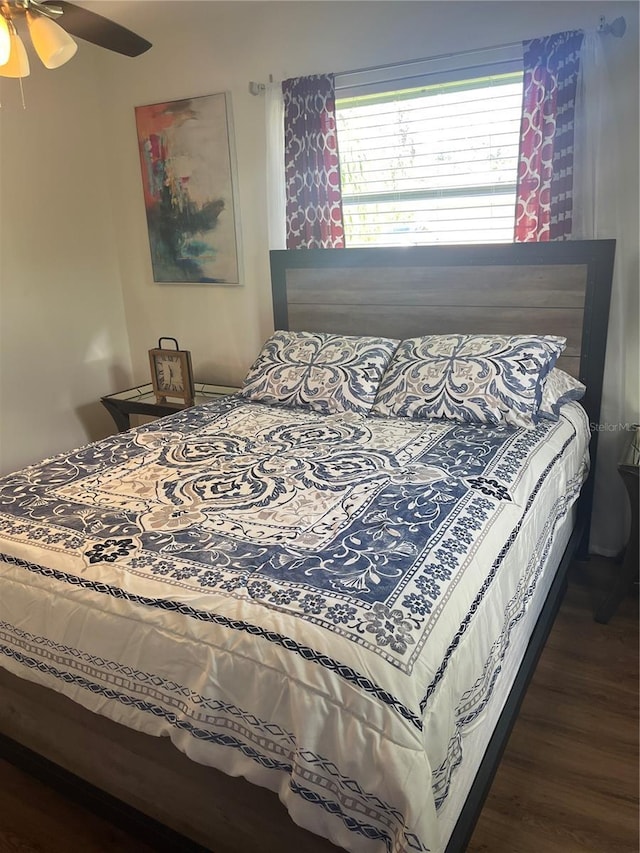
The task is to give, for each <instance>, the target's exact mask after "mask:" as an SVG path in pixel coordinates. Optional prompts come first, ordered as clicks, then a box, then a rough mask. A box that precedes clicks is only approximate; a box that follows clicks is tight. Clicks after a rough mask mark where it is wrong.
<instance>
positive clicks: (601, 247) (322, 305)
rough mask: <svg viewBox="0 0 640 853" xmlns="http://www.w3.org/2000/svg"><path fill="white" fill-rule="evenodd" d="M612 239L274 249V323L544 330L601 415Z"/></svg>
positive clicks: (414, 330)
mask: <svg viewBox="0 0 640 853" xmlns="http://www.w3.org/2000/svg"><path fill="white" fill-rule="evenodd" d="M614 252H615V240H580V241H567V242H561V243H515V244H512V243H510V244H500V245H481V246H415V247H408V248H369V249H298V250H278V251H272V252H271V282H272V290H273V311H274V323H275V328H276V329H291V330H293V331H319V332H320V331H322V332H333V333H336V334H352V335H382V336H385V337H392V338H408V337H417V336H419V335H428V334H445V333H455V332H458V333H461V334H474V333H475V334H477V333H484V334H497V333H507V334H521V333H522V334H547V335H562V336H564V337H566V338H567V348H566V350H565V352H564V354H563V356H562V358H561V359H560V360H559V362H558V366H559V367H562V368H563V369H564V370H566V371H568V372H569V373H571V374H573V375H574V376H577V377H579V378H580V379H581V381H583V382H584V383H585V385H586V386H587V394H586V395H585V398H584V401H583V402H584V406H585V409H586V410H587V412H588V414H589V418H590V420H591V422H592V423H595V422H597V421H598V418H599V416H600V400H601V396H602V376H603V372H604V356H605V345H606V336H607V323H608V317H609V298H610V293H611V280H612V273H613V259H614Z"/></svg>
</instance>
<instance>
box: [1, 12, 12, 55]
mask: <svg viewBox="0 0 640 853" xmlns="http://www.w3.org/2000/svg"><path fill="white" fill-rule="evenodd" d="M10 56H11V33H10V32H9V24H7V21H6V19H5V17H4V15H3V14H1V13H0V65H6V63H7V62H8V61H9V57H10Z"/></svg>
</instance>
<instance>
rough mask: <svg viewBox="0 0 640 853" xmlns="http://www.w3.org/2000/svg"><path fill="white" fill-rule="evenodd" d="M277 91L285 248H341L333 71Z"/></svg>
mask: <svg viewBox="0 0 640 853" xmlns="http://www.w3.org/2000/svg"><path fill="white" fill-rule="evenodd" d="M282 94H283V96H284V146H285V152H284V157H285V181H286V193H287V249H332V248H333V249H342V248H344V227H343V222H342V192H341V188H340V161H339V158H338V136H337V132H336V115H335V89H334V81H333V74H318V75H315V76H312V77H295V78H293V79H291V80H285V81H284V82H283V84H282Z"/></svg>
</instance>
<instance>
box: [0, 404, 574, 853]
mask: <svg viewBox="0 0 640 853" xmlns="http://www.w3.org/2000/svg"><path fill="white" fill-rule="evenodd" d="M588 438H589V434H588V425H587V423H586V417H585V415H584V412H583V411H582V409H581V408H580V407H579V406H578V405H577V404H572V405H570V406H567V407H565V408H564V409H563V417H562V418H561V421H560V422H559V423H558V424H551V423H545V424H543V425H541V426H540V427H539V428H538V429H537V430H535V431H531V432H528V431H526V430H513V429H511V428H480V427H469V428H468V430H467V431H466V432H464V430H463V429H462V428H461V427H460V425H452V424H447V423H445V422H432V423H415V422H410V421H406V420H400V419H381V418H363V417H360V416H354V415H348V416H322V415H315V414H309V413H306V412H300V411H295V410H293V411H286V410H284V411H283V410H282V409H279V410H278V409H274V408H270V407H265V406H260V405H258V404H247V403H243V402H242V401H239V400H237V399H230V400H227V401H223V402H221V403H218V404H209V405H207V406H203V407H198V408H197V409H193V410H190V411H189V412H184V413H181V414H178V415H176V416H172V417H171V418H168V419H164V420H163V421H162V422H156V423H154V424H150V425H146V426H145V427H141V428H139V429H138V430H134V431H132V432H130V433H127V434H124V435H121V436H115V437H113V438H112V439H109V440H107V441H105V442H102V443H99V444H98V445H94V446H92V447H90V448H84V449H81V450H80V451H78V452H76V453H75V454H71V455H69V456H67V457H58V458H56V459H54V460H48V461H47V462H45V463H43V464H42V465H40V466H33V467H32V468H29V469H26V471H24V472H20V473H19V474H17V475H14V476H12V477H9V478H5V479H4V480H2V481H0V512H1V514H0V551H1V552H2V555H3V556H2V559H1V561H0V665H2V666H4V667H5V668H6V669H7V670H9V671H11V672H13V673H14V674H16V675H18V676H20V677H23V678H27V679H30V680H33V681H35V682H38V683H40V684H43V685H45V686H48V687H51V688H53V689H55V690H58V691H60V692H62V693H64V694H65V695H67V696H69V697H70V698H71V699H73V700H74V701H77V702H79V703H80V704H82V705H84V706H85V707H87V708H89V709H90V710H92V711H94V712H96V713H101V714H105V715H106V716H109V717H111V718H112V719H114V720H116V721H117V722H120V723H123V724H125V725H128V726H131V727H132V728H136V729H139V730H141V731H145V732H147V733H149V734H152V735H158V736H168V737H170V738H171V740H172V741H173V743H174V744H175V745H176V746H177V747H178V748H179V749H181V750H182V751H184V752H185V753H186V754H187V755H189V756H190V757H191V758H193V759H194V760H196V761H199V762H202V763H204V764H209V765H212V766H215V767H218V768H219V769H221V770H223V771H224V772H226V773H229V774H231V775H243V776H245V777H246V778H248V779H249V780H250V781H252V782H255V783H256V784H259V785H264V786H265V787H268V788H270V789H272V790H276V791H277V792H278V793H279V796H280V799H281V800H282V801H283V803H284V804H285V806H286V807H287V809H288V810H289V812H290V814H291V815H292V817H293V818H294V820H296V822H298V823H300V824H301V825H302V826H305V827H306V828H308V829H310V830H311V831H314V832H317V833H318V834H320V835H324V836H326V837H328V838H330V839H331V840H332V841H333V842H334V843H336V844H338V845H339V846H342V847H344V848H345V849H347V850H353V851H378V850H380V851H382V850H392V851H394V853H400V851H407V852H408V851H410V850H411V851H413V850H430V851H439V850H442V849H443V848H444V845H445V842H446V839H447V837H448V834H449V832H450V827H451V826H452V820H453V816H454V814H455V812H456V811H457V808H458V805H459V800H460V795H459V794H456V797H455V799H451V805H450V803H449V800H450V798H451V796H452V795H451V792H452V791H454V792H455V791H464V790H466V788H467V787H468V783H469V779H470V772H475V771H470V772H467V766H468V767H469V768H472V767H474V765H475V759H474V757H473V755H474V751H478V750H479V749H481V747H479V746H478V747H474V749H473V750H472V749H467V744H471V743H472V741H473V737H474V736H473V732H474V731H477V730H478V729H482V727H483V726H484V725H485V724H486V720H487V713H488V712H487V707H488V708H491V707H492V704H494V703H495V707H496V708H497V707H498V706H499V705H500V703H501V702H502V701H504V695H505V691H506V690H507V688H508V679H505V678H503V676H502V673H501V670H505V668H509V667H511V666H512V664H511V662H510V655H511V650H512V649H514V648H515V649H516V650H517V648H518V647H521V646H522V643H523V642H525V639H524V633H525V632H524V631H523V632H520V628H521V626H523V625H524V624H525V623H526V622H528V621H530V620H531V619H533V615H532V614H533V613H534V612H535V609H536V608H537V607H538V604H539V601H541V600H542V590H543V589H544V587H545V585H546V584H547V582H548V580H549V579H550V577H551V575H550V574H549V578H547V574H548V573H546V572H545V571H543V570H544V568H545V566H547V565H550V564H551V563H552V562H553V561H554V560H552V559H551V558H550V555H551V554H553V553H554V541H555V540H556V537H557V534H558V531H559V530H561V529H562V528H563V525H564V524H565V520H566V519H567V517H568V516H569V514H570V512H571V508H572V506H573V504H574V502H575V499H576V497H577V494H578V492H579V488H580V485H581V483H582V481H583V479H584V476H585V474H586V469H587V446H588ZM524 457H526V459H527V464H526V465H524V466H523V464H522V462H523V459H524ZM468 465H471V468H468V467H467V466H468ZM445 515H447V523H446V524H445V523H444V522H443V521H442V518H444V516H445ZM471 530H473V535H470V531H471ZM565 534H566V527H565V531H564V532H563V538H564V535H565ZM556 550H557V548H556ZM554 556H555V555H554ZM234 560H235V562H234ZM260 561H262V562H260ZM240 581H241V583H240ZM234 584H235V585H234ZM536 598H538V601H537V602H536V605H535V606H534V605H532V604H531V602H532V601H535V600H536ZM515 657H517V652H516V654H515V655H514V659H515ZM492 713H494V716H495V711H494V712H492ZM469 753H470V755H469ZM465 774H466V775H465ZM458 780H460V782H458ZM438 812H440V813H441V817H440V818H438Z"/></svg>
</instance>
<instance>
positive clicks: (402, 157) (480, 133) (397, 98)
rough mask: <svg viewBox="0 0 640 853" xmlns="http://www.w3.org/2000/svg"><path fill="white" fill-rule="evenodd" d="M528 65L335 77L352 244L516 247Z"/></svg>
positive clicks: (348, 237) (348, 233)
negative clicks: (389, 77)
mask: <svg viewBox="0 0 640 853" xmlns="http://www.w3.org/2000/svg"><path fill="white" fill-rule="evenodd" d="M505 66H506V67H505ZM521 66H522V63H521V61H519V60H510V61H509V62H502V63H499V64H498V65H494V66H489V67H487V66H484V67H476V69H475V73H474V74H473V76H469V70H468V69H467V71H466V73H465V74H464V75H463V76H461V72H457V73H456V72H454V73H452V72H451V71H448V72H447V73H444V74H443V73H440V74H432V75H429V76H431V78H433V77H434V76H436V77H437V78H438V79H437V80H433V79H428V77H427V79H426V80H425V79H424V78H423V79H422V80H421V81H420V82H419V83H418V82H417V80H416V78H415V77H413V78H412V79H411V81H410V82H411V84H412V85H407V82H408V81H405V84H404V85H402V82H403V81H396V82H395V83H394V84H393V86H392V87H391V88H390V87H389V85H388V84H387V88H386V89H385V83H384V82H377V83H375V84H373V85H372V84H371V82H369V81H365V82H364V83H362V84H359V85H358V83H357V81H356V85H354V83H353V80H350V81H345V83H344V85H341V82H342V81H341V78H339V77H338V78H336V113H337V125H338V144H339V150H340V169H341V176H342V204H343V215H344V225H345V235H346V245H347V246H352V247H353V246H371V245H379V246H397V245H408V246H409V245H421V244H433V243H490V242H493V243H497V242H512V241H513V231H514V216H515V200H516V175H517V163H518V145H519V137H520V116H521V111H522V78H523V72H522V67H521ZM354 73H355V72H354Z"/></svg>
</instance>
